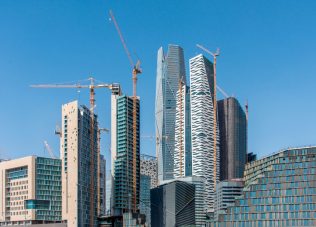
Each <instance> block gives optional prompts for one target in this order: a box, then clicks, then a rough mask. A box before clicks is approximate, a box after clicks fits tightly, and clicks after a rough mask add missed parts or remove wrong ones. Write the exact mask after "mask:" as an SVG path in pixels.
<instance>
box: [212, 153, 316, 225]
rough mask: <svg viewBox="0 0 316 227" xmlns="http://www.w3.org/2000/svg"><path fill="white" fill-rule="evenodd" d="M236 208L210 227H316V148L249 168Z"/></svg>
mask: <svg viewBox="0 0 316 227" xmlns="http://www.w3.org/2000/svg"><path fill="white" fill-rule="evenodd" d="M244 178H245V188H244V190H243V194H242V196H240V197H239V198H238V199H236V203H235V206H231V207H227V213H226V214H219V216H218V222H210V223H208V224H209V225H208V226H216V227H228V226H235V227H239V226H240V227H241V226H262V227H268V226H316V147H300V148H292V149H286V150H283V151H280V152H278V153H275V154H272V155H270V156H268V157H265V158H262V159H260V160H257V161H253V162H251V163H248V164H247V165H246V169H245V177H244Z"/></svg>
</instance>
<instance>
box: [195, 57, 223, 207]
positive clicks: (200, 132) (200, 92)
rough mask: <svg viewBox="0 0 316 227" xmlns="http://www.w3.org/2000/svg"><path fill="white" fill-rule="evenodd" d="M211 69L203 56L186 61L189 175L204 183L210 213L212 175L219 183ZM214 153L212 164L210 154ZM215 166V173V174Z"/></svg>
mask: <svg viewBox="0 0 316 227" xmlns="http://www.w3.org/2000/svg"><path fill="white" fill-rule="evenodd" d="M213 85H214V69H213V64H212V63H211V62H210V61H209V60H208V59H206V58H205V57H204V56H203V55H198V56H196V57H194V58H191V59H190V87H191V88H190V89H191V93H190V94H191V136H192V175H193V176H198V177H202V178H203V179H204V181H205V189H206V191H205V193H206V194H205V198H206V199H205V201H206V209H207V211H208V212H213V211H214V200H215V191H214V183H215V182H214V175H215V177H216V181H218V180H219V133H218V130H216V131H217V136H216V140H217V141H216V144H217V146H216V148H215V147H214V135H213V127H215V125H214V114H213V111H214V106H213V103H214V96H213V95H214V87H213ZM216 127H218V126H216ZM215 152H216V154H217V155H216V163H214V154H215ZM215 165H216V172H215V168H214V167H215Z"/></svg>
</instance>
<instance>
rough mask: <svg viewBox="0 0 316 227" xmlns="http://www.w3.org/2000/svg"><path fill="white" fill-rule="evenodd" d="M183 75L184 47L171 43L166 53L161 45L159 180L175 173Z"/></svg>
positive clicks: (159, 60)
mask: <svg viewBox="0 0 316 227" xmlns="http://www.w3.org/2000/svg"><path fill="white" fill-rule="evenodd" d="M182 78H184V79H185V65H184V54H183V49H182V48H181V47H180V46H177V45H169V46H168V53H167V55H166V56H165V55H164V52H163V48H162V47H161V48H159V50H158V55H157V78H156V107H155V118H156V120H155V121H156V137H157V141H158V143H157V148H156V149H157V155H158V181H159V183H162V182H163V181H164V180H168V179H172V178H173V177H174V144H175V139H174V136H175V119H176V93H177V90H178V86H179V80H180V79H182Z"/></svg>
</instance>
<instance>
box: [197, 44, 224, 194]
mask: <svg viewBox="0 0 316 227" xmlns="http://www.w3.org/2000/svg"><path fill="white" fill-rule="evenodd" d="M196 46H197V47H198V48H200V49H202V50H204V51H205V52H206V53H208V54H210V55H211V56H213V59H214V62H213V67H214V85H213V86H214V98H213V106H214V127H213V133H214V190H216V175H217V171H219V170H216V168H217V161H216V160H217V99H216V59H217V56H219V49H217V50H216V52H215V53H212V52H211V51H209V50H208V49H206V48H205V47H203V46H202V45H200V44H196Z"/></svg>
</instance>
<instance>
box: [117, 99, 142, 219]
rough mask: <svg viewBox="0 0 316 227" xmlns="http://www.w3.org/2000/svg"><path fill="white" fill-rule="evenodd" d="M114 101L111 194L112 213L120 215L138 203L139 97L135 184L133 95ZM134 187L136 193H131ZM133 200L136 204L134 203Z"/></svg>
mask: <svg viewBox="0 0 316 227" xmlns="http://www.w3.org/2000/svg"><path fill="white" fill-rule="evenodd" d="M116 101H117V102H116V113H117V114H116V126H115V127H116V159H115V161H114V185H113V187H114V194H113V196H114V215H122V214H123V213H124V212H128V211H131V210H132V209H133V207H138V205H139V187H140V156H139V153H140V149H139V148H140V143H139V99H137V102H136V105H137V108H136V110H137V114H136V122H137V124H136V131H137V144H136V163H135V164H136V185H134V184H133V167H134V166H133V165H134V163H133V97H129V96H125V95H121V96H118V97H117V99H116ZM134 187H136V194H134V193H133V192H134ZM134 196H136V198H134ZM135 201H136V204H134V203H135Z"/></svg>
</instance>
